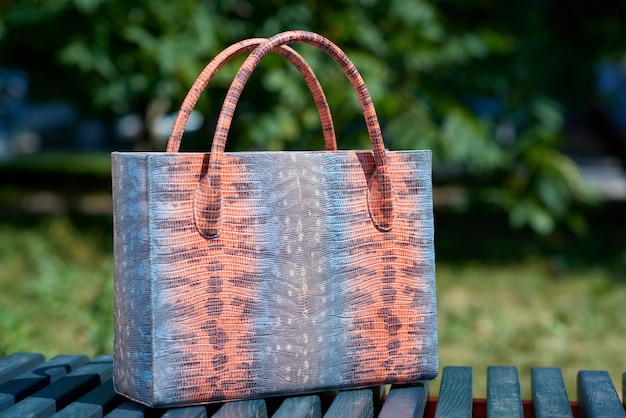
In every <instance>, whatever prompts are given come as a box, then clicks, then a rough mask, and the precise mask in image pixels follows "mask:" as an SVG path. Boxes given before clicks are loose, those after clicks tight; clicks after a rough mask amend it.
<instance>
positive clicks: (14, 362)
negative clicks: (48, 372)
mask: <svg viewBox="0 0 626 418" xmlns="http://www.w3.org/2000/svg"><path fill="white" fill-rule="evenodd" d="M44 360H45V358H44V357H43V356H42V355H41V354H35V353H15V354H11V355H10V356H8V357H4V358H2V359H0V385H1V384H2V383H4V382H6V381H9V380H11V379H13V378H14V377H15V376H17V375H19V374H21V373H23V372H25V371H27V370H28V369H30V368H31V367H33V366H36V365H37V364H39V363H43V361H44Z"/></svg>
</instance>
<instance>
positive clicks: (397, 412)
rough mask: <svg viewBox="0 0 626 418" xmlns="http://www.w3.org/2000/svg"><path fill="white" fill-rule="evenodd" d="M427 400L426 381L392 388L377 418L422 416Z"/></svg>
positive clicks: (413, 417)
mask: <svg viewBox="0 0 626 418" xmlns="http://www.w3.org/2000/svg"><path fill="white" fill-rule="evenodd" d="M427 402H428V383H423V384H421V383H420V384H417V385H414V386H407V387H398V388H392V389H391V390H390V391H389V395H387V399H386V400H385V403H384V404H383V407H382V409H381V411H380V414H379V415H378V417H379V418H418V417H422V416H424V411H425V409H426V403H427Z"/></svg>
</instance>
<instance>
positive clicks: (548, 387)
mask: <svg viewBox="0 0 626 418" xmlns="http://www.w3.org/2000/svg"><path fill="white" fill-rule="evenodd" d="M531 382H532V394H533V406H534V411H535V418H548V417H550V418H569V417H572V416H573V414H572V408H571V406H570V401H569V399H568V397H567V391H566V389H565V382H563V374H562V373H561V369H558V368H554V367H533V368H532V369H531Z"/></svg>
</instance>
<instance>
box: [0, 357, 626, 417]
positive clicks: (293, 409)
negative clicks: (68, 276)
mask: <svg viewBox="0 0 626 418" xmlns="http://www.w3.org/2000/svg"><path fill="white" fill-rule="evenodd" d="M112 371H113V360H112V357H111V356H100V357H95V358H93V359H91V360H90V359H89V358H87V357H86V356H84V355H59V356H56V357H54V358H51V359H49V360H47V361H46V360H45V358H44V357H43V356H42V355H41V354H35V353H15V354H12V355H10V356H7V357H4V358H0V418H2V417H16V418H24V417H49V416H54V417H103V416H106V417H113V418H115V417H132V418H135V417H137V418H139V417H154V416H156V417H164V418H165V417H167V418H173V417H185V418H201V417H209V416H212V417H218V418H233V417H257V418H258V417H270V416H271V417H278V418H287V417H288V418H297V417H307V418H314V417H322V416H323V417H329V418H335V417H342V418H343V417H346V418H351V417H354V418H365V417H374V416H378V417H383V418H385V417H386V418H402V417H438V418H443V417H454V418H462V417H484V416H489V417H507V418H511V417H538V418H541V417H626V412H625V411H624V405H623V404H622V403H621V402H620V399H619V396H618V394H617V391H616V389H615V387H614V386H613V384H612V382H611V380H610V377H609V375H608V373H607V372H604V371H581V372H579V373H578V386H577V397H578V402H577V403H573V402H570V401H569V399H568V397H567V393H566V391H565V384H564V382H563V377H562V374H561V371H560V369H558V368H534V369H532V374H531V385H532V400H522V399H521V395H520V393H521V392H520V381H519V377H518V373H517V368H515V367H504V366H493V367H489V369H488V373H487V399H474V398H473V397H472V369H471V368H469V367H446V368H444V369H443V371H442V374H441V379H442V380H441V387H440V391H439V397H438V398H429V396H428V384H415V385H410V386H392V387H391V389H390V390H389V391H386V390H384V389H383V388H370V389H360V390H352V391H341V392H324V393H319V394H313V395H304V396H293V397H280V398H268V399H259V400H251V401H241V402H230V403H224V404H215V405H207V406H195V407H186V408H174V409H169V410H166V409H150V408H146V407H145V406H142V405H139V404H137V403H135V402H132V401H130V400H127V399H125V398H123V397H122V396H119V395H117V394H116V393H115V392H114V391H113V385H112V380H111V376H112ZM622 390H623V396H622V399H625V398H626V396H624V395H626V373H624V382H623V389H622Z"/></svg>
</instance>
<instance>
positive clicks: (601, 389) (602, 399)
mask: <svg viewBox="0 0 626 418" xmlns="http://www.w3.org/2000/svg"><path fill="white" fill-rule="evenodd" d="M577 388H578V403H579V405H580V414H581V416H582V417H586V418H600V417H603V418H624V417H626V412H624V407H623V405H622V404H621V402H620V400H619V396H618V395H617V391H616V390H615V387H614V386H613V383H612V382H611V378H610V376H609V374H608V373H607V372H605V371H599V370H584V371H580V372H578V386H577Z"/></svg>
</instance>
